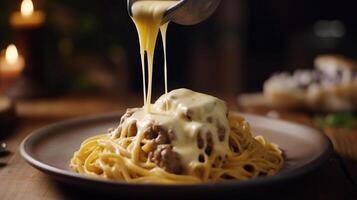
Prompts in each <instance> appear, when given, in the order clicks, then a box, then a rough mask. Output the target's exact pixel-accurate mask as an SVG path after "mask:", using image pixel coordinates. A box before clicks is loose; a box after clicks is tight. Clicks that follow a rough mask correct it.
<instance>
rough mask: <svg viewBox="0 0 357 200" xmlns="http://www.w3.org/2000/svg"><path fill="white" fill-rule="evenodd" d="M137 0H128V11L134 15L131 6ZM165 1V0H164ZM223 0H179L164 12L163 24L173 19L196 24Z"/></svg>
mask: <svg viewBox="0 0 357 200" xmlns="http://www.w3.org/2000/svg"><path fill="white" fill-rule="evenodd" d="M136 1H144V0H127V5H128V12H129V15H130V16H132V12H131V6H132V5H133V4H134V3H135V2H136ZM162 1H165V0H162ZM220 2H221V0H178V1H177V4H175V5H173V6H171V7H169V8H168V9H167V10H166V12H165V13H164V16H163V19H162V22H161V24H165V23H166V22H168V21H173V22H175V23H177V24H181V25H194V24H198V23H200V22H202V21H203V20H205V19H207V18H208V17H209V16H210V15H211V14H212V13H213V12H214V11H215V10H216V9H217V7H218V5H219V3H220Z"/></svg>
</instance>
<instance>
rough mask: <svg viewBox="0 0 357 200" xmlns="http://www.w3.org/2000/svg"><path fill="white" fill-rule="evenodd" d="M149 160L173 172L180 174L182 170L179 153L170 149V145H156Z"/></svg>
mask: <svg viewBox="0 0 357 200" xmlns="http://www.w3.org/2000/svg"><path fill="white" fill-rule="evenodd" d="M151 161H152V162H154V163H156V164H157V165H158V166H159V167H161V168H163V169H164V170H165V171H167V172H170V173H174V174H182V172H183V167H182V164H181V158H180V155H179V154H178V153H177V152H174V151H173V150H172V147H171V145H167V144H164V145H158V146H157V148H156V150H155V151H154V153H153V156H152V157H151Z"/></svg>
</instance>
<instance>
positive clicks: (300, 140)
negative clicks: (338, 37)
mask: <svg viewBox="0 0 357 200" xmlns="http://www.w3.org/2000/svg"><path fill="white" fill-rule="evenodd" d="M121 114H122V113H109V114H104V115H100V116H92V117H85V118H79V119H73V120H68V121H64V122H60V123H57V124H53V125H50V126H47V127H44V128H42V129H40V130H37V131H35V132H33V133H32V134H30V135H29V136H28V137H27V138H25V139H24V141H23V142H22V143H21V146H20V152H21V155H22V156H23V158H24V159H25V160H26V161H27V162H28V163H29V164H30V165H32V166H33V167H35V168H37V169H39V170H41V171H43V172H44V173H46V174H48V175H50V176H51V177H53V178H55V179H56V180H59V181H62V182H65V183H67V184H70V185H73V186H77V187H80V188H84V189H94V190H96V191H102V192H103V191H105V192H109V193H117V194H121V195H145V196H155V195H157V194H161V195H165V194H166V195H168V196H170V195H172V194H175V195H184V194H189V193H192V194H196V195H201V194H204V196H207V195H210V194H212V195H218V194H223V193H227V192H230V193H232V192H239V193H241V192H247V191H256V190H259V189H261V188H268V187H270V186H273V185H279V184H282V183H286V182H287V181H291V180H294V178H296V177H299V176H301V175H304V174H306V173H308V172H310V171H311V170H313V169H316V168H317V167H318V166H320V165H322V164H323V163H324V162H325V161H326V160H327V159H328V157H329V154H330V153H331V152H332V146H331V143H330V141H329V140H328V139H327V138H326V137H325V135H324V134H322V133H320V132H319V131H317V130H315V129H312V128H309V127H307V126H303V125H299V124H295V123H291V122H287V121H282V120H278V119H271V118H266V117H261V116H256V115H251V114H242V113H239V115H242V116H243V117H245V118H246V120H247V121H248V122H249V123H250V124H251V126H252V131H253V135H263V136H264V137H266V138H267V139H268V140H269V141H271V142H273V143H276V144H278V145H279V147H280V148H281V149H282V150H283V151H284V156H285V164H284V166H283V168H282V170H281V171H280V172H279V173H277V174H276V175H274V176H270V177H259V178H255V179H251V180H246V181H226V182H223V183H216V184H214V183H204V184H197V185H162V184H133V183H130V184H129V183H126V182H123V181H110V180H104V179H98V178H92V177H88V176H85V175H80V174H77V173H75V172H73V171H72V170H71V169H70V167H69V162H70V159H71V157H72V155H73V153H74V152H75V151H76V150H78V148H79V146H80V144H81V143H82V141H84V140H85V139H86V138H88V137H90V136H93V135H97V134H101V133H105V132H107V130H108V128H111V127H115V126H117V125H118V122H119V119H120V116H121ZM232 114H238V113H232ZM158 192H159V193H158Z"/></svg>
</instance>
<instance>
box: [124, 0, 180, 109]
mask: <svg viewBox="0 0 357 200" xmlns="http://www.w3.org/2000/svg"><path fill="white" fill-rule="evenodd" d="M178 2H179V1H136V2H135V3H134V4H133V5H132V7H131V11H132V15H133V17H132V19H133V21H134V23H135V26H136V29H137V31H138V35H139V43H140V55H141V66H142V74H143V88H144V89H143V91H144V107H145V110H146V111H147V112H150V109H151V108H150V106H151V105H150V103H151V95H152V75H153V61H154V51H155V45H156V39H157V36H158V33H159V30H160V27H162V28H161V33H162V38H163V44H164V51H165V52H164V53H165V92H166V93H167V75H166V72H167V70H166V67H167V65H166V30H167V25H168V24H164V25H163V26H161V20H162V17H163V15H164V13H165V11H166V10H167V9H168V8H169V7H171V6H173V5H175V4H177V3H178ZM145 53H146V55H147V67H148V89H147V93H146V78H145V77H146V75H145Z"/></svg>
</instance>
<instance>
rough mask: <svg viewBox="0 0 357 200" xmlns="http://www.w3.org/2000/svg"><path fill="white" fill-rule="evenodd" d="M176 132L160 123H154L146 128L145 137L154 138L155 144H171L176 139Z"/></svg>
mask: <svg viewBox="0 0 357 200" xmlns="http://www.w3.org/2000/svg"><path fill="white" fill-rule="evenodd" d="M175 137H176V136H175V133H174V132H173V131H172V130H169V131H168V130H166V129H165V128H163V127H162V126H160V125H157V124H152V125H150V126H149V127H148V128H147V129H146V130H145V138H146V139H149V140H152V139H153V140H154V142H155V144H157V145H160V144H171V141H172V140H174V139H175Z"/></svg>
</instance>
